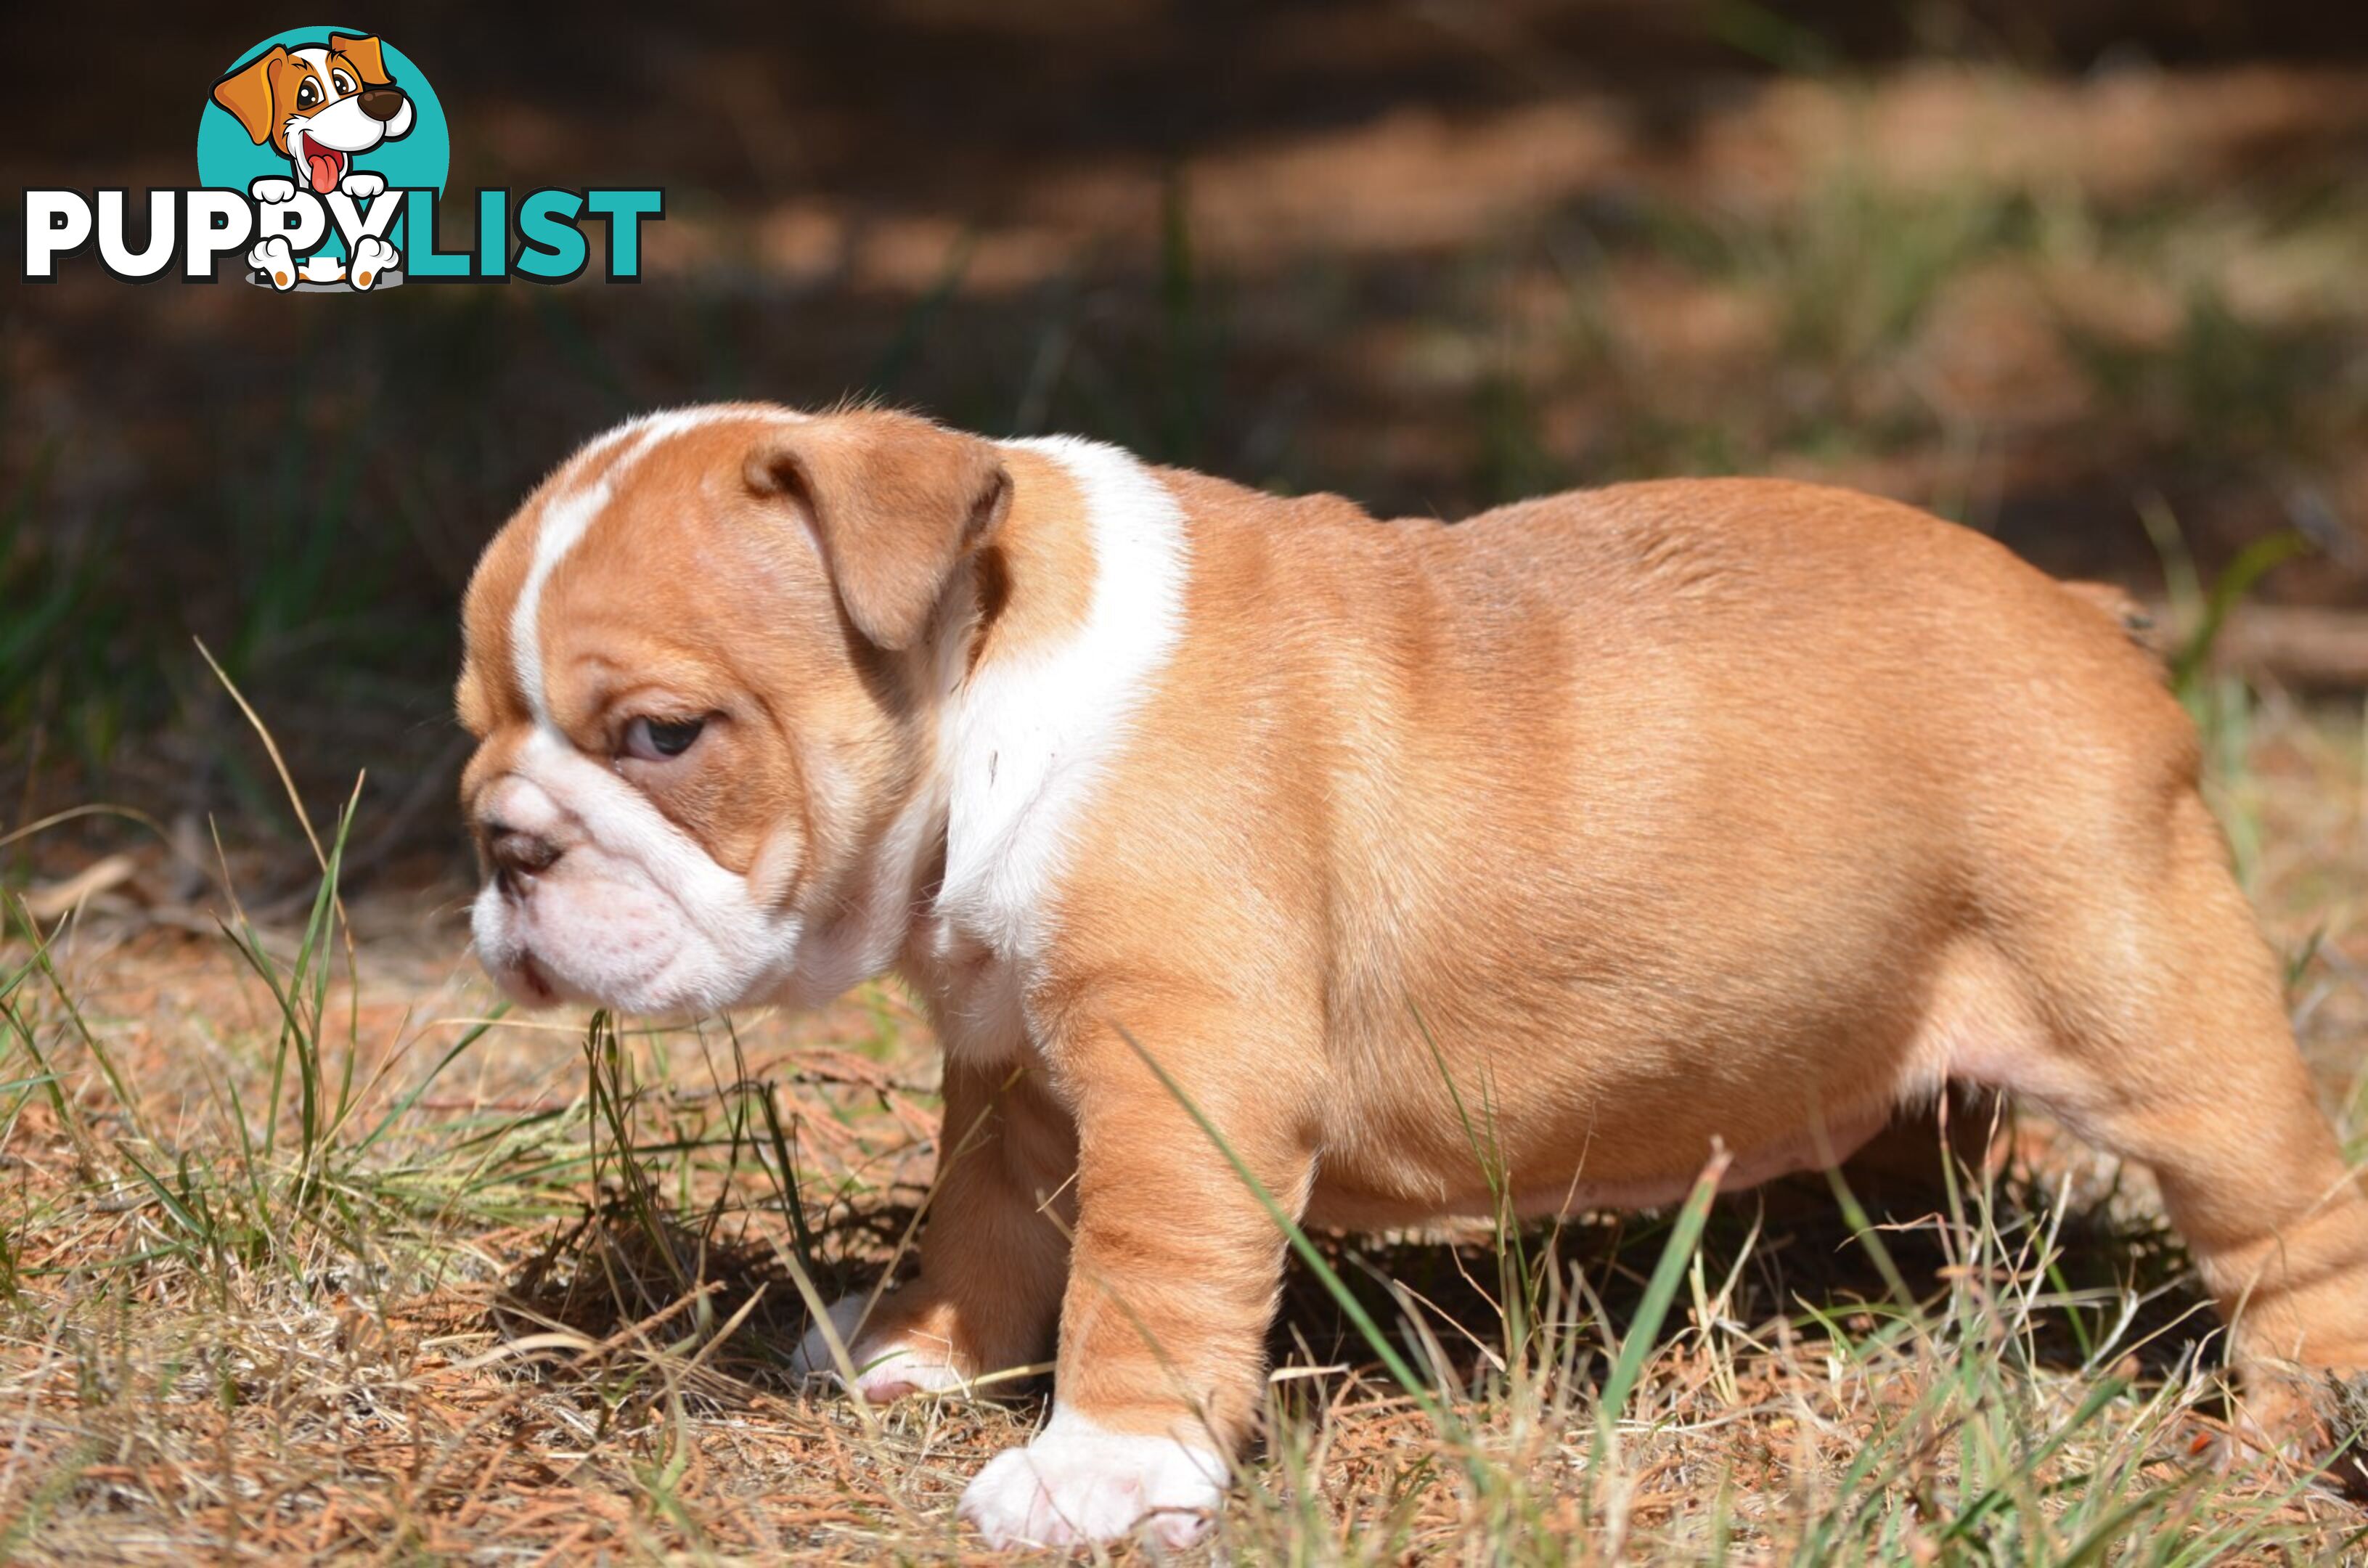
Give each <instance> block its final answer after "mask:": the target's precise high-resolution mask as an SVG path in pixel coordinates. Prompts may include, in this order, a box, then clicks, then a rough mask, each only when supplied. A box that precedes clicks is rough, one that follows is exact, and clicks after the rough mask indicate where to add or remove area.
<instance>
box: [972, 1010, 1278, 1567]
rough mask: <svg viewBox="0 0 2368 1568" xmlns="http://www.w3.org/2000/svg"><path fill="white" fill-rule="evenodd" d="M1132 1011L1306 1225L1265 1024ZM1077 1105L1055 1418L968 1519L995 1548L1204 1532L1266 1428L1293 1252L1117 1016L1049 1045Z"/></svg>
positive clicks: (991, 1480) (978, 1496)
mask: <svg viewBox="0 0 2368 1568" xmlns="http://www.w3.org/2000/svg"><path fill="white" fill-rule="evenodd" d="M1109 1016H1114V1017H1121V1018H1140V1019H1142V1020H1143V1022H1142V1023H1141V1024H1140V1025H1139V1026H1138V1027H1137V1028H1135V1030H1134V1038H1135V1039H1136V1040H1140V1041H1141V1043H1142V1049H1143V1050H1144V1051H1145V1052H1147V1053H1149V1054H1150V1055H1151V1056H1152V1057H1153V1058H1154V1059H1155V1060H1156V1061H1157V1062H1159V1063H1160V1065H1161V1066H1162V1067H1164V1068H1165V1069H1167V1072H1168V1073H1169V1074H1171V1075H1172V1076H1173V1077H1174V1079H1175V1080H1176V1081H1177V1084H1178V1088H1179V1089H1180V1091H1181V1093H1182V1094H1183V1095H1185V1096H1190V1099H1191V1100H1192V1101H1193V1103H1194V1104H1195V1105H1196V1106H1197V1107H1198V1108H1200V1109H1201V1111H1202V1112H1203V1113H1204V1114H1205V1115H1207V1117H1208V1118H1209V1119H1210V1120H1211V1121H1212V1122H1213V1123H1214V1125H1215V1126H1216V1128H1217V1130H1218V1131H1219V1132H1220V1133H1221V1134H1222V1135H1223V1136H1224V1140H1225V1142H1226V1143H1227V1144H1228V1145H1229V1146H1230V1147H1231V1148H1232V1149H1233V1151H1234V1152H1235V1153H1236V1154H1237V1155H1238V1156H1239V1157H1240V1158H1241V1160H1242V1161H1243V1163H1244V1164H1245V1165H1247V1167H1248V1168H1249V1169H1250V1170H1251V1171H1252V1172H1253V1173H1255V1174H1256V1176H1258V1180H1259V1182H1260V1183H1261V1184H1262V1185H1263V1186H1264V1187H1266V1189H1267V1190H1268V1192H1269V1193H1270V1194H1271V1195H1273V1197H1274V1198H1275V1199H1277V1200H1278V1201H1279V1202H1280V1203H1281V1204H1282V1205H1283V1206H1284V1207H1285V1209H1286V1210H1289V1211H1290V1212H1292V1214H1294V1215H1296V1214H1297V1213H1298V1212H1299V1211H1300V1210H1301V1209H1302V1208H1303V1207H1304V1204H1305V1202H1306V1199H1307V1192H1308V1187H1309V1186H1310V1184H1311V1182H1312V1179H1313V1176H1314V1172H1315V1157H1314V1142H1313V1121H1312V1118H1310V1117H1308V1116H1307V1115H1305V1114H1304V1107H1305V1105H1306V1104H1307V1098H1308V1097H1307V1096H1305V1095H1304V1094H1302V1093H1300V1092H1298V1090H1297V1088H1296V1086H1295V1085H1294V1076H1295V1074H1294V1064H1298V1065H1300V1066H1304V1064H1305V1063H1306V1062H1308V1061H1309V1060H1310V1058H1309V1057H1308V1056H1307V1055H1305V1054H1304V1053H1297V1052H1293V1051H1292V1050H1291V1049H1290V1048H1289V1045H1288V1042H1283V1041H1278V1040H1275V1039H1274V1038H1273V1035H1274V1028H1273V1025H1272V1023H1271V1022H1270V1021H1269V1020H1258V1019H1251V1018H1245V1017H1237V1016H1228V1015H1227V1014H1226V1013H1225V1012H1224V1011H1222V1010H1215V1011H1201V1012H1199V1013H1197V1014H1194V1015H1191V1016H1189V1017H1187V1016H1181V1015H1179V1013H1178V1010H1177V1009H1176V1008H1175V1007H1174V1006H1173V1005H1172V1004H1170V1005H1168V1006H1164V1007H1160V1008H1157V1009H1150V1008H1145V1009H1141V1010H1128V1009H1122V1008H1114V1009H1111V1010H1110V1015H1109ZM1046 1055H1047V1057H1048V1059H1049V1060H1050V1061H1051V1062H1052V1065H1053V1071H1054V1074H1055V1076H1056V1080H1057V1081H1058V1082H1060V1083H1061V1084H1062V1085H1064V1088H1065V1089H1066V1090H1067V1091H1068V1096H1067V1097H1069V1098H1070V1099H1071V1100H1072V1102H1073V1103H1074V1105H1075V1106H1076V1117H1077V1135H1078V1164H1077V1219H1076V1234H1075V1236H1074V1238H1073V1241H1072V1246H1071V1252H1070V1267H1069V1286H1068V1291H1067V1294H1066V1295H1065V1296H1064V1298H1063V1301H1062V1306H1061V1349H1060V1359H1059V1363H1058V1366H1057V1368H1056V1369H1055V1371H1054V1374H1053V1418H1052V1420H1051V1421H1050V1423H1048V1424H1047V1425H1046V1426H1045V1427H1044V1429H1043V1430H1042V1432H1041V1433H1040V1434H1038V1436H1037V1437H1036V1439H1035V1441H1033V1442H1031V1443H1030V1444H1029V1445H1028V1446H1027V1447H1026V1448H1022V1449H1009V1450H1007V1451H1006V1452H1004V1453H1002V1454H999V1455H997V1456H996V1459H995V1460H994V1461H993V1462H992V1463H990V1464H989V1465H988V1466H987V1467H986V1469H985V1470H984V1471H980V1472H979V1475H978V1477H977V1479H976V1480H974V1481H973V1482H972V1483H971V1484H970V1487H969V1489H968V1490H967V1491H966V1492H964V1493H963V1494H962V1509H961V1512H962V1517H964V1518H966V1519H968V1520H970V1521H971V1522H972V1523H973V1524H975V1525H976V1526H977V1527H978V1528H980V1529H981V1530H982V1531H983V1532H984V1533H985V1536H986V1538H987V1540H989V1541H990V1542H992V1543H993V1544H995V1545H997V1546H1010V1545H1023V1544H1024V1545H1037V1546H1064V1545H1070V1544H1074V1543H1077V1542H1083V1541H1096V1540H1113V1539H1116V1538H1118V1537H1121V1536H1124V1535H1127V1534H1128V1533H1130V1532H1131V1531H1133V1529H1134V1528H1136V1527H1137V1526H1138V1525H1143V1524H1146V1523H1147V1525H1148V1527H1149V1528H1151V1529H1152V1531H1153V1532H1154V1533H1156V1535H1157V1536H1158V1537H1159V1538H1160V1539H1161V1540H1164V1541H1166V1542H1167V1544H1169V1545H1171V1546H1182V1545H1187V1544H1189V1543H1190V1542H1191V1541H1192V1540H1196V1539H1198V1538H1199V1537H1200V1536H1201V1534H1202V1533H1203V1532H1204V1531H1205V1530H1206V1529H1207V1528H1208V1526H1209V1522H1210V1518H1211V1516H1212V1514H1213V1513H1214V1511H1215V1509H1216V1508H1217V1506H1218V1505H1219V1504H1220V1503H1221V1502H1222V1500H1223V1497H1224V1483H1225V1472H1226V1464H1227V1460H1229V1458H1230V1457H1231V1456H1232V1454H1233V1453H1234V1452H1235V1449H1237V1448H1238V1447H1239V1445H1240V1443H1241V1440H1242V1439H1243V1437H1245V1436H1247V1433H1248V1431H1249V1429H1250V1426H1252V1424H1253V1422H1254V1421H1255V1420H1256V1418H1257V1415H1258V1404H1259V1393H1260V1390H1261V1387H1262V1381H1263V1380H1262V1376H1261V1374H1262V1371H1263V1369H1264V1360H1265V1358H1264V1352H1265V1340H1266V1333H1267V1328H1268V1325H1269V1323H1270V1322H1271V1321H1272V1319H1273V1316H1274V1309H1275V1301H1276V1297H1277V1294H1278V1291H1279V1290H1280V1287H1281V1271H1282V1260H1283V1246H1284V1242H1283V1238H1282V1236H1281V1233H1280V1232H1279V1231H1278V1229H1277V1228H1276V1226H1275V1223H1274V1221H1273V1219H1272V1218H1271V1217H1270V1216H1269V1213H1268V1212H1267V1210H1266V1209H1265V1207H1264V1206H1263V1205H1262V1204H1261V1203H1260V1202H1259V1201H1258V1198H1257V1196H1256V1195H1255V1194H1254V1193H1253V1192H1251V1191H1250V1190H1249V1188H1248V1187H1247V1185H1246V1184H1245V1183H1244V1182H1243V1181H1242V1179H1241V1177H1240V1176H1239V1175H1238V1174H1237V1173H1236V1172H1235V1170H1234V1169H1233V1167H1232V1165H1231V1164H1230V1163H1229V1162H1228V1161H1227V1160H1226V1158H1225V1156H1224V1153H1222V1152H1221V1151H1220V1150H1219V1149H1218V1148H1217V1147H1216V1146H1215V1145H1214V1144H1213V1143H1212V1142H1211V1140H1210V1138H1209V1136H1208V1135H1207V1133H1206V1132H1204V1131H1202V1130H1201V1127H1200V1126H1199V1125H1198V1123H1197V1122H1196V1121H1195V1120H1194V1119H1193V1118H1192V1116H1191V1114H1190V1111H1188V1110H1187V1109H1186V1108H1185V1106H1184V1105H1183V1104H1182V1103H1180V1101H1179V1099H1178V1094H1177V1093H1176V1092H1174V1091H1171V1090H1170V1089H1169V1088H1168V1087H1167V1085H1164V1084H1162V1083H1161V1082H1160V1080H1159V1077H1158V1076H1157V1075H1156V1074H1154V1073H1153V1072H1152V1071H1150V1069H1149V1068H1148V1067H1146V1066H1145V1064H1144V1062H1143V1060H1142V1058H1141V1057H1140V1056H1138V1055H1137V1054H1136V1052H1135V1049H1134V1047H1133V1046H1132V1045H1130V1044H1129V1043H1128V1041H1127V1040H1126V1038H1125V1037H1124V1036H1122V1035H1121V1034H1120V1033H1119V1032H1118V1030H1117V1028H1115V1027H1113V1026H1111V1025H1109V1024H1107V1023H1102V1024H1097V1025H1094V1026H1089V1027H1088V1028H1085V1029H1083V1030H1081V1031H1078V1032H1077V1033H1076V1034H1074V1035H1072V1036H1071V1037H1070V1038H1067V1039H1065V1040H1055V1041H1053V1042H1050V1043H1048V1046H1047V1050H1046Z"/></svg>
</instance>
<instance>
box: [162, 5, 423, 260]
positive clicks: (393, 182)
mask: <svg viewBox="0 0 2368 1568" xmlns="http://www.w3.org/2000/svg"><path fill="white" fill-rule="evenodd" d="M331 33H342V34H344V35H345V36H346V37H347V38H368V37H370V29H369V28H341V27H326V26H324V27H317V28H290V29H289V30H288V31H286V32H283V33H274V34H272V35H271V36H270V37H269V38H267V39H264V40H260V41H258V42H256V43H255V44H253V45H251V46H249V47H248V48H246V49H243V50H241V51H239V54H238V58H237V59H235V60H233V61H232V62H230V63H229V64H228V65H226V66H224V67H223V68H222V70H221V71H220V72H219V73H217V74H215V76H214V78H213V81H211V82H208V83H207V84H206V87H205V91H206V106H205V108H204V109H203V110H202V111H200V112H199V116H198V183H199V185H202V186H209V187H217V188H221V189H225V190H235V191H238V192H239V193H241V194H242V195H244V194H245V191H246V187H247V186H248V185H249V184H250V183H252V182H253V181H256V180H258V179H262V178H265V177H267V176H278V177H279V178H282V179H286V178H290V177H291V176H292V171H291V170H290V167H289V165H288V159H287V158H286V156H285V155H283V154H282V153H279V151H278V150H276V149H275V148H274V147H273V146H272V145H271V143H270V142H250V141H248V140H247V136H246V128H245V126H243V125H241V124H239V122H238V116H236V115H234V114H233V113H231V112H230V110H228V109H226V108H222V105H220V104H218V103H216V102H214V100H213V88H214V82H219V81H221V80H222V78H223V77H224V76H228V75H229V74H232V73H233V72H234V71H236V70H237V69H238V68H239V67H240V66H242V65H245V64H246V63H247V62H250V61H252V60H253V59H254V58H255V57H256V55H258V54H261V53H262V52H264V51H266V50H268V49H269V48H270V47H271V46H272V45H273V44H278V45H279V46H280V47H281V48H283V49H318V48H321V47H322V46H323V45H324V44H325V43H326V42H327V41H328V38H329V35H330V34H331ZM379 49H380V51H381V52H382V53H383V54H384V55H385V57H386V68H387V71H388V74H391V75H392V76H393V78H394V85H396V86H398V87H401V88H402V89H403V90H404V94H405V95H406V96H407V97H409V98H410V99H411V129H410V131H407V132H405V133H404V135H403V136H401V137H400V138H398V139H396V140H393V141H389V142H380V143H379V144H378V145H377V146H375V147H373V148H371V149H370V151H369V152H367V153H361V154H360V155H359V156H358V157H357V158H356V159H355V160H354V165H353V166H354V167H355V168H357V169H359V170H360V171H361V172H363V173H365V174H373V175H377V176H381V178H383V179H384V180H385V181H386V185H387V195H386V197H384V198H381V199H382V200H383V199H390V198H392V197H393V194H394V193H395V192H396V191H398V190H416V189H418V188H420V187H428V188H432V189H433V190H435V191H436V192H437V193H438V195H441V194H442V193H443V190H444V176H446V175H447V174H448V173H450V169H451V165H452V140H451V136H450V133H449V132H448V131H447V130H446V128H445V124H444V105H443V104H442V102H441V101H439V100H438V98H437V97H436V89H435V88H433V87H431V86H429V85H427V74H426V73H424V72H422V71H421V70H420V69H419V67H418V66H417V65H416V63H414V62H413V61H412V58H411V56H409V55H407V54H405V53H404V52H403V51H401V50H399V49H397V48H395V47H394V45H393V44H391V43H389V42H387V41H386V40H384V39H380V40H379ZM388 237H389V238H390V239H392V240H393V242H394V244H395V245H396V247H397V248H399V249H402V250H405V251H408V250H409V249H410V246H409V244H407V243H406V242H405V238H404V233H403V220H402V219H400V218H397V219H396V220H395V222H394V227H393V229H392V230H390V231H389V232H388ZM321 250H322V252H324V253H325V254H328V255H331V256H343V255H344V254H345V244H344V243H343V242H342V241H340V240H339V239H338V238H337V232H336V224H335V223H332V224H330V225H329V238H328V241H327V243H325V244H323V245H322V246H321Z"/></svg>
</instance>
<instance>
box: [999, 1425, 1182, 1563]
mask: <svg viewBox="0 0 2368 1568" xmlns="http://www.w3.org/2000/svg"><path fill="white" fill-rule="evenodd" d="M1224 1496H1225V1464H1224V1460H1221V1459H1219V1458H1218V1457H1217V1456H1216V1455H1215V1454H1213V1453H1212V1452H1210V1451H1209V1450H1208V1449H1199V1448H1194V1447H1192V1446H1190V1445H1189V1444H1186V1443H1180V1442H1178V1441H1177V1440H1176V1439H1175V1438H1173V1437H1144V1436H1140V1435H1138V1434H1133V1433H1127V1432H1106V1431H1104V1430H1103V1429H1102V1428H1100V1427H1099V1426H1096V1425H1094V1423H1093V1422H1091V1421H1089V1420H1087V1418H1086V1417H1084V1416H1082V1415H1078V1414H1077V1413H1076V1412H1075V1411H1073V1410H1067V1409H1064V1408H1063V1407H1062V1406H1060V1405H1058V1404H1055V1405H1054V1406H1053V1419H1052V1420H1051V1421H1049V1422H1047V1423H1046V1424H1045V1426H1044V1430H1043V1431H1042V1432H1040V1433H1038V1434H1037V1435H1036V1440H1035V1441H1034V1442H1032V1443H1030V1444H1029V1445H1028V1446H1027V1447H1026V1448H1024V1449H1005V1450H1004V1451H1003V1452H1001V1453H999V1454H997V1455H996V1456H995V1458H994V1459H993V1460H990V1461H989V1462H988V1464H987V1467H986V1468H985V1470H982V1471H979V1472H978V1474H977V1476H976V1477H975V1478H974V1479H973V1480H972V1482H971V1483H970V1485H969V1486H967V1487H965V1488H964V1489H963V1491H962V1504H961V1506H960V1507H959V1508H958V1509H957V1510H956V1511H957V1512H958V1513H959V1514H960V1515H961V1516H962V1517H963V1518H964V1519H967V1520H969V1521H970V1522H971V1523H972V1524H973V1525H975V1526H977V1527H978V1530H979V1533H980V1534H981V1535H984V1536H985V1537H986V1543H987V1544H988V1545H989V1546H992V1547H996V1548H997V1549H1002V1548H1006V1547H1014V1546H1037V1547H1064V1546H1079V1545H1086V1544H1089V1543H1091V1542H1094V1541H1104V1540H1120V1539H1121V1538H1122V1537H1125V1536H1128V1535H1132V1534H1133V1533H1134V1531H1135V1529H1136V1528H1137V1527H1141V1528H1143V1529H1144V1530H1146V1531H1148V1532H1149V1533H1150V1534H1151V1536H1152V1537H1153V1538H1154V1539H1155V1540H1158V1541H1159V1542H1160V1543H1161V1544H1162V1545H1164V1546H1167V1547H1172V1548H1179V1549H1180V1548H1183V1547H1187V1546H1190V1545H1191V1544H1192V1543H1193V1542H1194V1541H1196V1540H1200V1539H1201V1537H1202V1536H1203V1535H1205V1534H1207V1533H1208V1530H1209V1527H1210V1524H1211V1522H1212V1520H1213V1518H1214V1517H1215V1515H1216V1512H1217V1509H1218V1507H1219V1506H1221V1505H1222V1504H1223V1503H1224Z"/></svg>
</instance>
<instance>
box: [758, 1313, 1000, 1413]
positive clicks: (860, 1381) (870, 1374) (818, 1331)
mask: <svg viewBox="0 0 2368 1568" xmlns="http://www.w3.org/2000/svg"><path fill="white" fill-rule="evenodd" d="M867 1300H868V1298H867V1297H866V1296H865V1295H864V1294H863V1293H862V1292H858V1293H857V1294H855V1295H852V1296H842V1297H841V1298H839V1299H838V1300H837V1301H833V1302H832V1303H831V1304H830V1307H829V1309H828V1311H827V1313H826V1315H827V1316H828V1317H829V1319H830V1326H831V1330H832V1332H833V1333H834V1334H836V1335H837V1338H838V1342H839V1343H840V1344H841V1345H843V1346H846V1347H847V1358H848V1360H849V1361H851V1362H853V1363H854V1365H855V1386H854V1389H853V1390H852V1391H851V1392H854V1393H855V1394H856V1395H857V1396H858V1397H860V1399H862V1400H863V1401H864V1402H865V1403H869V1404H886V1403H889V1402H890V1401H891V1400H898V1399H903V1398H905V1396H906V1395H908V1394H916V1393H944V1392H949V1391H951V1390H954V1389H959V1388H961V1387H962V1386H963V1383H964V1379H963V1377H962V1372H961V1369H958V1368H957V1367H955V1366H954V1364H953V1355H952V1348H953V1347H952V1346H949V1345H947V1344H945V1343H944V1342H942V1341H939V1342H938V1343H936V1344H931V1343H928V1342H927V1341H911V1340H904V1339H899V1338H896V1337H895V1336H894V1335H879V1334H870V1335H867V1334H862V1333H860V1328H861V1319H862V1316H863V1308H864V1305H865V1303H866V1301H867ZM790 1375H791V1377H796V1378H833V1379H836V1380H837V1381H840V1382H842V1383H843V1382H845V1381H847V1380H846V1378H845V1377H844V1376H843V1375H842V1374H841V1373H840V1371H839V1369H838V1358H837V1357H836V1356H834V1355H832V1354H831V1349H830V1342H829V1341H828V1340H827V1339H825V1338H824V1337H823V1329H822V1324H814V1326H813V1327H812V1328H809V1329H807V1330H806V1336H805V1338H803V1340H801V1341H799V1342H798V1352H797V1354H796V1355H794V1356H792V1357H791V1358H790Z"/></svg>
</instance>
